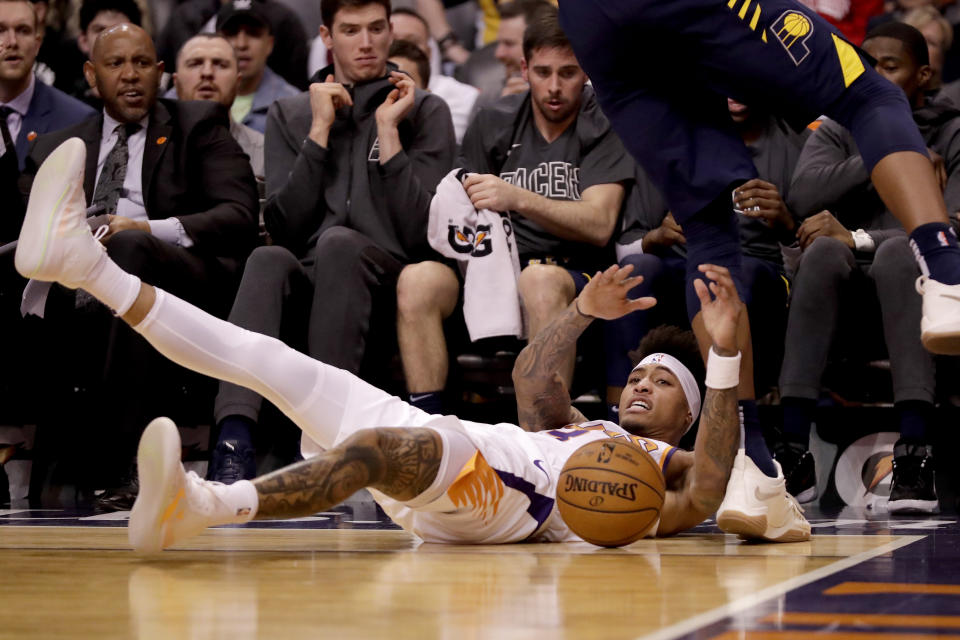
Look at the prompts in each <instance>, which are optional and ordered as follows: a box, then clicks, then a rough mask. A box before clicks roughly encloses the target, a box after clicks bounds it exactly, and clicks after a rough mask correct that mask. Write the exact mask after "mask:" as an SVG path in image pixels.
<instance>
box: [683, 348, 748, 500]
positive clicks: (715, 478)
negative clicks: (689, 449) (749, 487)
mask: <svg viewBox="0 0 960 640" xmlns="http://www.w3.org/2000/svg"><path fill="white" fill-rule="evenodd" d="M721 355H723V354H721ZM727 355H732V354H727ZM739 446H740V414H739V411H738V409H737V387H736V386H733V387H731V388H729V389H713V388H710V387H707V392H706V395H705V398H704V403H703V410H702V411H701V413H700V429H699V431H698V433H697V440H696V443H695V444H694V449H693V450H694V463H693V474H694V477H693V493H692V496H691V501H692V502H693V503H694V504H696V506H697V508H698V509H699V510H700V511H701V512H704V513H713V512H714V511H715V510H716V509H717V508H718V507H719V506H720V503H721V502H722V501H723V496H724V493H725V491H726V487H727V481H728V480H729V479H730V471H731V469H733V460H734V458H735V457H736V455H737V449H738V448H739Z"/></svg>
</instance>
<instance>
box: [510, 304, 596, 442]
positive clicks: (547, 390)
mask: <svg viewBox="0 0 960 640" xmlns="http://www.w3.org/2000/svg"><path fill="white" fill-rule="evenodd" d="M576 303H577V301H576V300H574V301H573V302H571V303H570V305H569V306H568V307H567V308H566V309H565V310H564V311H563V313H561V314H560V316H558V317H557V318H556V319H555V320H554V321H553V322H551V323H550V324H549V325H548V326H547V327H546V328H545V329H544V330H543V331H541V332H540V333H539V334H538V335H537V336H536V337H535V338H534V339H533V340H531V341H530V344H528V345H527V346H526V347H524V348H523V351H521V352H520V355H519V356H517V361H516V363H514V365H513V386H514V389H515V390H516V394H517V413H518V416H519V419H520V426H521V427H523V428H524V429H528V430H532V429H543V428H547V429H549V428H553V427H556V426H561V425H564V424H567V423H568V422H569V421H570V417H571V405H570V393H569V391H568V390H567V387H566V385H565V384H564V383H563V380H562V378H561V377H560V374H559V371H560V367H561V365H562V364H563V362H564V361H565V358H566V357H567V356H568V355H569V353H570V350H571V349H574V348H576V344H577V339H578V338H579V337H580V335H581V334H582V333H583V332H584V331H585V330H586V328H587V327H588V326H590V323H591V322H592V321H593V318H589V317H586V316H584V315H582V314H581V313H579V312H578V311H577V309H576Z"/></svg>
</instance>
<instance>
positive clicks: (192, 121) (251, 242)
mask: <svg viewBox="0 0 960 640" xmlns="http://www.w3.org/2000/svg"><path fill="white" fill-rule="evenodd" d="M226 115H227V114H226V111H225V110H224V108H223V107H222V106H220V105H218V104H216V103H213V102H206V101H189V102H179V101H176V100H163V99H161V100H159V101H158V102H157V105H156V106H155V107H154V109H153V112H152V113H151V115H150V123H149V125H148V127H147V140H146V146H145V147H144V150H143V181H144V184H143V194H144V205H145V208H146V210H147V216H148V217H149V218H150V219H151V220H162V219H164V218H170V217H176V218H179V219H180V222H181V224H183V228H184V230H185V231H186V232H187V234H188V235H189V236H190V239H191V240H193V243H194V245H193V247H192V249H191V250H192V251H195V252H197V253H200V254H204V255H209V256H215V257H217V258H219V259H220V261H221V262H222V263H223V264H224V266H225V267H227V268H229V269H231V270H234V269H236V268H237V267H239V266H241V265H242V264H243V261H244V260H245V259H246V256H247V254H248V253H249V252H250V251H251V250H252V249H253V247H254V246H255V245H256V243H257V211H258V197H257V187H256V182H255V181H254V177H253V171H252V170H251V169H250V162H249V161H248V160H247V157H246V155H244V153H243V150H242V149H241V148H240V145H238V144H237V143H236V141H235V140H234V139H233V137H232V136H231V135H230V131H229V129H227V126H226V125H227V122H228V121H227V120H226ZM102 129H103V114H102V113H101V114H99V115H97V116H95V117H93V118H90V119H88V120H85V121H83V122H81V123H80V124H77V125H74V126H72V127H69V128H67V129H62V130H60V131H56V132H54V133H49V134H46V135H42V136H40V137H38V138H37V139H36V141H35V142H34V144H33V146H32V147H31V149H30V153H29V155H28V156H27V165H26V168H25V169H24V175H23V177H22V179H21V190H22V191H23V192H24V195H29V189H30V185H31V183H32V179H33V175H34V174H36V172H37V169H38V168H39V166H40V164H41V163H42V162H43V160H44V159H45V158H46V157H47V156H48V155H49V154H50V153H51V152H52V151H53V150H54V149H56V148H57V147H58V146H59V145H60V143H62V142H63V141H65V140H67V139H68V138H73V137H77V138H80V139H81V140H83V141H84V142H85V143H86V146H87V164H86V172H85V176H84V185H83V187H84V192H85V193H86V195H87V203H88V204H89V203H90V201H91V200H92V198H93V191H94V187H95V181H96V175H97V159H98V157H99V154H100V137H101V133H102ZM24 202H25V200H24Z"/></svg>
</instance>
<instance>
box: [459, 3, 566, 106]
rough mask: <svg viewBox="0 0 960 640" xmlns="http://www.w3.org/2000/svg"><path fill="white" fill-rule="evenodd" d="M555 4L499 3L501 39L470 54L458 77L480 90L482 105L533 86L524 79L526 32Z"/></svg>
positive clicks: (498, 37)
mask: <svg viewBox="0 0 960 640" xmlns="http://www.w3.org/2000/svg"><path fill="white" fill-rule="evenodd" d="M551 9H555V7H554V6H553V5H552V4H550V3H549V2H547V0H513V1H512V2H505V3H503V4H501V5H500V6H499V10H500V22H499V24H498V27H497V41H496V42H495V43H491V44H489V45H487V46H485V47H483V48H481V49H477V50H476V51H474V52H473V53H472V54H470V59H469V60H467V62H466V64H464V65H463V67H461V69H459V70H458V72H457V77H458V78H459V79H460V80H462V81H464V82H467V83H469V84H471V85H473V86H475V87H477V88H478V89H480V99H479V100H480V105H479V106H480V107H486V106H489V105H490V104H492V103H493V102H495V101H496V100H497V98H499V97H503V96H508V95H518V94H522V93H524V92H526V91H527V90H528V89H529V88H530V85H529V84H528V83H527V81H526V80H524V79H523V72H522V69H521V60H522V59H523V33H524V30H525V29H526V28H527V25H529V24H532V23H533V22H534V21H535V20H536V19H537V17H538V16H539V15H540V12H549V11H550V10H551Z"/></svg>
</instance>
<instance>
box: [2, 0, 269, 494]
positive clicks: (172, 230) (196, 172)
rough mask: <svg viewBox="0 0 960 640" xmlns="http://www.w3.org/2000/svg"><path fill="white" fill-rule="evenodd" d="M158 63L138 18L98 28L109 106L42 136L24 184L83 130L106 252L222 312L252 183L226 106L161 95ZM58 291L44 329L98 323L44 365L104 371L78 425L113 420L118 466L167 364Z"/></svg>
mask: <svg viewBox="0 0 960 640" xmlns="http://www.w3.org/2000/svg"><path fill="white" fill-rule="evenodd" d="M4 4H7V3H6V2H3V3H0V6H2V5H4ZM162 68H163V64H162V63H158V62H157V60H156V53H155V51H154V48H153V42H152V41H151V40H150V37H149V36H148V35H147V34H146V32H145V31H144V30H143V29H141V28H140V27H136V26H133V25H127V24H123V25H119V26H116V27H111V28H110V29H107V30H106V31H104V32H102V33H101V34H100V35H99V36H98V37H97V40H96V42H95V43H94V46H93V50H92V59H91V60H90V61H88V62H87V63H86V65H85V68H84V71H85V73H86V76H87V80H88V81H89V82H90V84H91V85H96V87H97V89H98V90H99V93H100V95H101V96H102V97H103V101H104V111H103V113H102V114H101V115H100V116H94V117H91V118H89V119H87V120H85V121H83V122H81V123H80V124H77V125H74V126H72V127H70V128H67V129H64V130H62V131H58V132H56V133H51V134H47V135H43V136H40V137H38V138H37V139H36V141H35V142H34V145H33V147H32V149H31V152H30V155H29V156H28V158H27V164H26V169H25V176H24V177H25V180H24V188H25V189H27V190H29V184H30V179H31V177H32V175H33V174H35V173H36V170H37V168H38V167H39V166H40V164H41V163H42V162H43V160H44V159H45V158H46V157H47V155H48V154H49V153H51V152H52V151H53V150H54V149H55V148H56V147H57V146H58V145H60V143H62V142H63V141H64V140H66V139H68V138H72V137H77V138H80V139H81V140H83V141H84V142H85V144H86V146H87V158H88V168H87V171H86V179H85V184H84V191H85V193H86V200H87V203H88V205H90V206H94V207H97V208H99V209H101V210H102V212H103V214H104V215H103V217H102V218H101V219H100V220H101V226H100V228H101V231H100V232H99V233H101V234H103V235H102V236H101V242H102V243H103V245H104V247H105V248H106V251H107V253H108V254H109V255H110V256H111V257H112V258H113V259H114V260H115V261H116V262H117V263H118V264H122V265H124V269H127V270H129V271H131V272H132V273H137V274H139V276H140V277H141V278H142V279H143V280H144V281H146V282H153V283H156V284H157V285H162V286H164V287H165V288H166V287H169V288H170V290H171V291H176V292H177V295H178V296H181V297H183V298H185V299H187V300H191V301H193V302H194V303H195V304H197V305H198V306H201V307H203V308H205V309H207V310H208V311H211V312H214V313H218V314H220V315H223V311H224V310H225V308H226V307H227V306H228V305H229V301H230V300H232V293H233V291H234V290H235V287H236V283H237V280H238V277H239V271H240V267H241V266H242V265H243V259H244V258H245V257H246V255H247V254H248V253H249V251H250V249H251V248H252V247H253V245H254V244H255V242H256V240H257V226H256V214H257V191H256V185H255V183H254V178H253V173H252V172H251V170H250V165H249V163H248V162H247V159H246V157H245V156H244V154H243V151H242V150H241V149H240V147H239V145H237V143H236V142H235V141H234V140H233V138H232V137H231V136H230V133H229V131H228V130H227V127H226V124H227V120H226V114H225V110H224V108H223V107H221V106H220V105H217V104H213V103H209V102H196V101H191V102H175V101H166V100H157V91H158V81H159V77H160V72H161V70H162ZM21 204H23V206H24V207H25V203H21ZM21 215H22V213H21ZM65 291H66V290H57V289H55V290H53V291H51V292H50V294H51V295H50V300H49V301H48V304H47V305H46V307H47V308H46V311H47V317H46V318H45V323H46V322H50V323H51V329H50V331H51V332H53V331H66V332H67V333H66V334H65V335H72V333H73V331H74V329H72V327H73V326H74V325H77V324H78V323H81V321H82V322H83V323H87V324H90V325H95V326H97V327H99V328H100V329H99V330H98V331H97V332H91V333H90V334H88V335H85V336H84V340H83V341H78V340H72V341H69V340H68V341H67V342H68V343H69V346H71V347H72V348H73V349H74V350H78V351H79V352H80V353H73V352H63V353H60V354H58V355H57V357H58V359H59V360H61V361H60V362H58V366H51V367H50V370H51V371H57V372H61V371H62V372H63V373H64V375H69V374H70V372H72V369H73V368H74V366H73V365H76V367H82V368H84V369H89V370H90V371H98V372H105V373H102V374H100V375H102V376H103V380H102V381H99V380H98V382H100V384H101V387H102V392H103V394H104V395H103V396H102V398H101V400H100V402H99V403H95V404H96V406H95V411H96V415H95V416H93V415H89V416H87V415H81V416H75V418H76V423H77V424H91V425H92V424H100V423H104V424H106V425H108V430H109V433H110V440H111V443H112V445H111V449H112V450H114V451H116V452H118V453H119V455H120V456H121V460H120V461H115V463H117V462H119V463H120V464H122V466H123V467H124V469H123V470H126V467H127V465H128V464H129V463H130V462H131V461H132V460H133V459H134V453H135V448H136V443H137V441H138V439H139V436H140V431H141V430H142V429H143V427H144V426H145V425H146V422H147V419H148V416H146V415H143V414H145V413H149V412H152V411H155V409H153V408H152V407H150V406H148V404H149V402H148V401H149V398H150V397H152V396H153V395H154V394H156V393H157V392H158V390H160V389H166V388H167V387H166V386H164V385H165V384H167V382H166V380H165V379H164V377H163V375H164V373H165V370H163V369H161V368H158V367H157V365H156V362H157V361H158V359H157V358H156V356H155V354H153V351H152V349H150V348H149V346H148V345H147V344H146V343H145V342H144V341H143V340H142V338H140V337H139V336H137V335H136V334H135V333H133V332H131V331H129V330H127V329H126V328H124V327H121V326H120V325H117V324H116V323H117V319H116V318H114V317H113V315H112V314H111V313H109V311H108V310H107V309H106V308H104V307H101V306H98V305H97V304H96V303H94V302H93V300H92V298H88V297H87V296H85V294H77V296H76V299H75V300H73V299H72V294H71V302H70V303H68V304H63V303H62V300H61V298H62V296H65V295H67V294H66V293H65ZM28 303H29V301H28ZM81 316H82V317H81ZM105 326H109V327H111V328H108V329H104V328H103V327H105ZM99 335H103V336H106V337H105V338H104V340H105V341H106V342H101V341H100V340H99V338H97V337H96V336H99ZM87 373H88V374H89V371H87ZM75 382H76V381H75ZM88 382H91V381H90V380H84V383H88ZM51 384H52V383H51ZM88 437H89V436H88ZM114 471H116V472H118V474H119V472H120V471H121V470H120V469H115V470H114ZM134 477H135V475H134ZM135 496H136V487H135V485H132V484H131V485H126V486H121V487H119V488H118V489H116V490H114V491H108V492H107V493H106V494H104V495H103V496H101V497H100V499H99V501H98V507H100V508H101V509H104V510H116V509H128V508H130V505H131V504H132V502H133V499H134V498H135Z"/></svg>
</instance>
